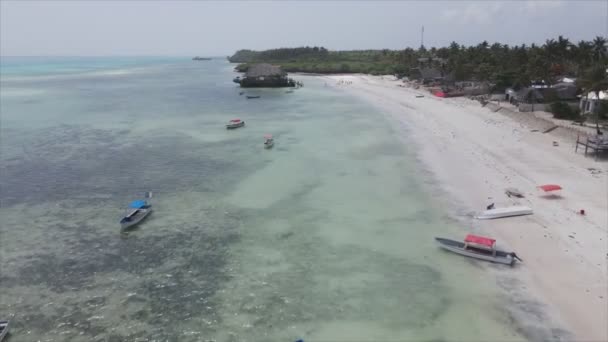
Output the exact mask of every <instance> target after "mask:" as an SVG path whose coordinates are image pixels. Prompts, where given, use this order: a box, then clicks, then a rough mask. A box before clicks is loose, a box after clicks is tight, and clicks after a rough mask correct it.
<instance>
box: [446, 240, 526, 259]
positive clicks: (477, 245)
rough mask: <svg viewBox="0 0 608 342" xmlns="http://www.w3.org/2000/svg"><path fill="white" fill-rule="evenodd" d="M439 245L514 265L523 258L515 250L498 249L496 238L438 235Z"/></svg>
mask: <svg viewBox="0 0 608 342" xmlns="http://www.w3.org/2000/svg"><path fill="white" fill-rule="evenodd" d="M435 241H437V243H438V244H439V247H441V248H443V249H445V250H447V251H450V252H453V253H456V254H460V255H464V256H467V257H470V258H475V259H479V260H485V261H490V262H495V263H499V264H505V265H511V266H513V265H514V264H515V262H516V260H519V261H523V260H521V259H520V258H519V257H518V256H517V254H515V253H514V252H505V251H501V250H497V249H496V240H495V239H491V238H487V237H483V236H477V235H473V234H469V235H467V236H466V237H465V239H464V242H460V241H456V240H450V239H445V238H440V237H436V238H435Z"/></svg>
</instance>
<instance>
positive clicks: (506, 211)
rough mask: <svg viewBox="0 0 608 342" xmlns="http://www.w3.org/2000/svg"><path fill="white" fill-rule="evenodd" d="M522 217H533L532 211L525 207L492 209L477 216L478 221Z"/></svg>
mask: <svg viewBox="0 0 608 342" xmlns="http://www.w3.org/2000/svg"><path fill="white" fill-rule="evenodd" d="M521 215H532V209H530V208H528V207H524V206H513V207H506V208H492V209H488V210H485V211H482V212H481V213H480V214H479V215H477V216H475V218H476V219H478V220H491V219H497V218H502V217H511V216H521Z"/></svg>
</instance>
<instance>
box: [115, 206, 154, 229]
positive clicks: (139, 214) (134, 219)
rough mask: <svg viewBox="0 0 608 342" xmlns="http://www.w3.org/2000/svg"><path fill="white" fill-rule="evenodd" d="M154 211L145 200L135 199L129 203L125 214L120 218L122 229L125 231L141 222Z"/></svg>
mask: <svg viewBox="0 0 608 342" xmlns="http://www.w3.org/2000/svg"><path fill="white" fill-rule="evenodd" d="M150 212H152V206H151V205H150V204H149V203H148V202H147V201H145V200H135V201H133V202H131V203H130V204H129V208H128V209H127V212H126V214H125V216H124V217H123V218H122V219H121V220H120V230H121V231H125V230H127V229H129V228H131V227H133V226H135V225H136V224H138V223H140V222H141V221H142V220H143V219H144V218H145V217H146V216H148V214H149V213H150Z"/></svg>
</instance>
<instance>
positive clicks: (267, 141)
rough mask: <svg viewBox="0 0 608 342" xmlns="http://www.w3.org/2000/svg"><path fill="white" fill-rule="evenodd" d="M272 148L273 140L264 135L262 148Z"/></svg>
mask: <svg viewBox="0 0 608 342" xmlns="http://www.w3.org/2000/svg"><path fill="white" fill-rule="evenodd" d="M272 146H274V139H273V138H272V135H270V134H266V135H265V136H264V148H272Z"/></svg>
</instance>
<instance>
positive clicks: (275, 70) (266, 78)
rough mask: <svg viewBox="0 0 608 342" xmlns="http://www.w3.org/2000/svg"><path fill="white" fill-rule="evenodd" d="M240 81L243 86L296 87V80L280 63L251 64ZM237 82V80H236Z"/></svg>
mask: <svg viewBox="0 0 608 342" xmlns="http://www.w3.org/2000/svg"><path fill="white" fill-rule="evenodd" d="M235 80H236V79H235ZM239 81H240V82H238V83H239V84H240V85H241V87H243V88H256V87H257V88H275V87H295V86H296V82H295V81H294V80H293V79H291V78H288V77H287V73H286V72H285V71H283V70H282V69H281V67H280V66H278V65H271V64H267V63H261V64H253V65H251V66H249V68H248V69H247V72H245V75H244V76H243V77H242V78H240V79H239ZM235 82H236V81H235Z"/></svg>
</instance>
